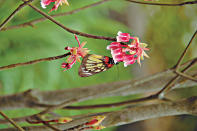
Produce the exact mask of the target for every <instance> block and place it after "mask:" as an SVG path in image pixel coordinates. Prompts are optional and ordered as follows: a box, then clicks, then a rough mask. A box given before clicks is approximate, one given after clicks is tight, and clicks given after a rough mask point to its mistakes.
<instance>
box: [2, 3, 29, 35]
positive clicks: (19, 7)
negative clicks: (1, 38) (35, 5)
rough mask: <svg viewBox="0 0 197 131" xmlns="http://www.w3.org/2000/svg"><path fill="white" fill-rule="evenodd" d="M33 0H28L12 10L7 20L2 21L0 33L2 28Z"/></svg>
mask: <svg viewBox="0 0 197 131" xmlns="http://www.w3.org/2000/svg"><path fill="white" fill-rule="evenodd" d="M32 1H33V0H28V1H24V3H23V4H21V5H19V6H18V8H16V9H15V10H14V12H12V13H11V14H10V15H9V16H8V18H7V19H6V20H5V21H3V23H2V24H1V25H0V31H1V30H2V28H3V27H4V26H5V25H6V24H7V23H8V22H9V21H10V20H11V19H12V18H13V17H14V16H15V15H16V14H17V13H18V12H19V11H20V10H21V9H22V8H23V7H25V6H26V5H27V4H28V3H30V2H32Z"/></svg>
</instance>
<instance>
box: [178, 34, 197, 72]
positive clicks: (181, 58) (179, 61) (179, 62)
mask: <svg viewBox="0 0 197 131" xmlns="http://www.w3.org/2000/svg"><path fill="white" fill-rule="evenodd" d="M196 34H197V30H196V31H195V33H194V34H193V36H192V38H191V39H190V41H189V43H188V45H187V47H186V48H185V50H184V51H183V53H182V54H181V57H180V58H179V60H178V61H177V64H176V66H175V69H176V70H175V71H177V70H178V69H179V66H180V64H181V62H182V60H183V57H184V56H185V55H186V53H187V51H188V48H189V47H190V45H191V44H192V41H193V40H194V38H195V36H196Z"/></svg>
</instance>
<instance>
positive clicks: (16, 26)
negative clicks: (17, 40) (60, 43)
mask: <svg viewBox="0 0 197 131" xmlns="http://www.w3.org/2000/svg"><path fill="white" fill-rule="evenodd" d="M107 1H109V0H101V1H99V2H95V3H93V4H89V5H86V6H83V7H81V8H78V9H75V10H72V11H69V12H64V13H59V14H54V15H51V17H53V18H54V17H59V16H67V15H71V14H75V13H77V12H80V11H82V10H85V9H88V8H91V7H94V6H97V5H100V4H103V3H105V2H107ZM45 20H47V18H46V17H43V18H39V19H35V20H32V21H29V22H25V23H23V24H19V25H14V26H9V27H5V28H3V29H2V31H6V30H11V29H18V28H22V27H26V26H31V27H33V26H34V25H35V24H37V23H39V22H42V21H45Z"/></svg>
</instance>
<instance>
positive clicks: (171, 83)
mask: <svg viewBox="0 0 197 131" xmlns="http://www.w3.org/2000/svg"><path fill="white" fill-rule="evenodd" d="M196 62H197V60H196V59H194V60H193V61H192V62H191V63H190V64H189V65H188V66H187V67H185V69H183V70H182V73H184V72H186V71H187V70H188V69H190V68H191V67H192V66H193V65H194V64H195V63H196ZM179 77H180V76H179V75H176V76H175V77H173V78H172V79H171V80H170V81H169V82H168V83H167V84H166V85H165V86H164V87H163V88H162V89H161V90H160V91H159V92H158V93H156V95H157V96H158V97H160V98H163V97H164V95H165V94H166V93H167V92H168V91H169V90H170V89H171V88H172V85H174V83H175V82H176V80H177V79H178V78H179Z"/></svg>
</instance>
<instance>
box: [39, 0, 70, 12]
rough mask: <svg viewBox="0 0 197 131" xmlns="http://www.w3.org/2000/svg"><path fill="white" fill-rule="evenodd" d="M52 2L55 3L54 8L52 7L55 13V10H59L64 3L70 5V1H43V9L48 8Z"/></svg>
mask: <svg viewBox="0 0 197 131" xmlns="http://www.w3.org/2000/svg"><path fill="white" fill-rule="evenodd" d="M51 2H55V4H54V6H53V7H52V9H51V10H50V12H51V11H53V10H57V8H58V7H59V5H62V4H63V3H65V4H67V5H69V3H68V1H67V0H41V2H40V3H41V6H42V8H46V6H47V5H50V4H51Z"/></svg>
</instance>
